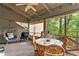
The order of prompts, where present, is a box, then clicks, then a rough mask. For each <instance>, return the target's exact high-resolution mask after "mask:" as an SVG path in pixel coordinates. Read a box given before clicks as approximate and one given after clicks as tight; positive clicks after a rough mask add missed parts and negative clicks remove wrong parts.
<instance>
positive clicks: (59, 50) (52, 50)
mask: <svg viewBox="0 0 79 59" xmlns="http://www.w3.org/2000/svg"><path fill="white" fill-rule="evenodd" d="M64 53H65V50H64V48H63V47H61V46H58V45H50V46H48V47H47V48H46V49H45V52H44V55H45V56H64Z"/></svg>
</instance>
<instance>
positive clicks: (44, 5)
mask: <svg viewBox="0 0 79 59" xmlns="http://www.w3.org/2000/svg"><path fill="white" fill-rule="evenodd" d="M42 6H43V7H44V8H45V9H46V10H47V11H48V12H49V13H50V14H52V11H50V10H49V8H48V7H47V5H46V4H44V3H42Z"/></svg>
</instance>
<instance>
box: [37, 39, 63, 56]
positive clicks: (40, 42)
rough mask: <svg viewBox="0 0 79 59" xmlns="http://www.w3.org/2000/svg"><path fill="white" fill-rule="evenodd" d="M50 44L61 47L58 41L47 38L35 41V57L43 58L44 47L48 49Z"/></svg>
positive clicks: (61, 43)
mask: <svg viewBox="0 0 79 59" xmlns="http://www.w3.org/2000/svg"><path fill="white" fill-rule="evenodd" d="M52 44H54V45H59V46H62V45H63V42H61V41H60V40H57V39H50V40H48V38H40V39H37V40H36V50H37V55H38V56H43V55H44V51H45V49H46V47H48V46H49V45H52Z"/></svg>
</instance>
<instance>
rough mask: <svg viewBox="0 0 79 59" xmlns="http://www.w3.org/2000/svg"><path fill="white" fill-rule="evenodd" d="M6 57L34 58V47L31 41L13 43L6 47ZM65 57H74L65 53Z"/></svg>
mask: <svg viewBox="0 0 79 59" xmlns="http://www.w3.org/2000/svg"><path fill="white" fill-rule="evenodd" d="M5 55H6V56H33V55H34V47H33V45H32V43H31V42H30V41H26V42H19V43H11V44H7V45H6V46H5ZM65 56H72V55H70V54H67V53H65Z"/></svg>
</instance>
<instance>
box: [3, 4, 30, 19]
mask: <svg viewBox="0 0 79 59" xmlns="http://www.w3.org/2000/svg"><path fill="white" fill-rule="evenodd" d="M3 5H4V6H6V7H8V8H10V9H12V10H13V11H14V12H16V13H18V14H20V15H22V16H24V17H26V18H27V19H31V18H30V17H29V16H28V15H26V14H25V13H23V12H21V11H19V10H18V9H17V8H15V7H13V6H11V5H9V4H3Z"/></svg>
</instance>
